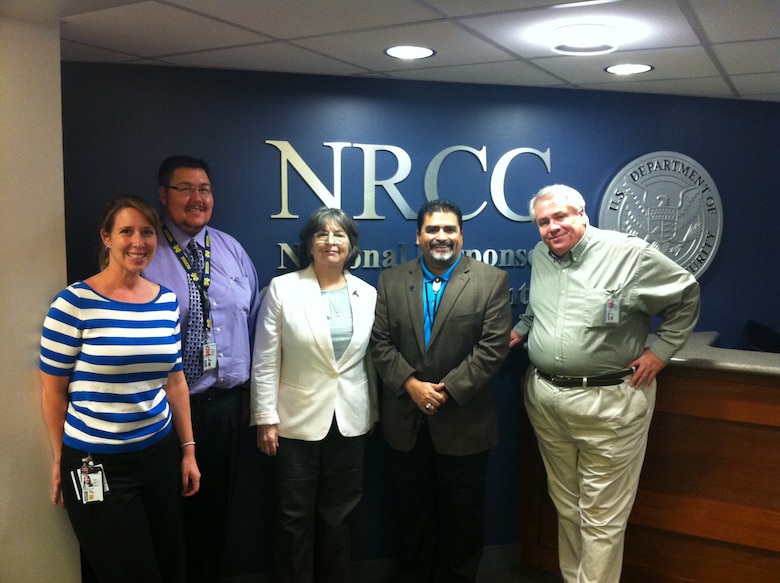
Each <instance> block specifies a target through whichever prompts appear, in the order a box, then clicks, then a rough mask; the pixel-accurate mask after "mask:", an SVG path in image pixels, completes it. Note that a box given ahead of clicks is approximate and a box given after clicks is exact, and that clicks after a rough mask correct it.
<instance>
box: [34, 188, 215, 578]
mask: <svg viewBox="0 0 780 583" xmlns="http://www.w3.org/2000/svg"><path fill="white" fill-rule="evenodd" d="M159 224H160V223H159V217H158V215H157V212H156V211H155V210H154V209H153V208H152V207H151V206H150V205H149V203H147V202H146V201H145V200H144V199H142V198H140V197H137V196H133V195H121V196H118V197H116V198H114V199H113V200H112V201H111V203H110V205H109V207H108V209H107V210H106V212H105V213H104V216H103V221H102V226H101V230H100V237H101V240H102V242H103V245H104V249H103V250H102V253H101V268H102V271H100V273H98V274H96V275H94V276H92V277H90V278H87V279H85V280H84V281H79V282H77V283H74V284H73V285H71V286H69V287H68V288H67V289H65V290H63V291H62V292H60V293H59V294H58V295H57V296H56V297H55V299H54V301H53V303H52V305H51V308H50V309H49V313H48V315H47V316H46V319H45V321H44V324H43V333H42V337H41V360H40V370H41V382H42V399H43V412H44V418H45V421H46V426H47V429H48V433H49V438H50V441H51V445H52V450H53V453H54V463H53V466H52V500H53V502H54V503H55V504H57V503H59V504H63V503H64V505H65V508H66V510H67V512H68V516H69V518H70V521H71V524H72V526H73V529H74V531H75V533H76V536H77V538H78V540H79V543H80V545H81V548H82V551H83V553H84V555H85V556H86V557H87V559H88V561H89V563H90V565H91V566H92V568H93V570H94V572H95V574H96V575H97V577H98V578H99V579H100V580H101V581H108V582H111V583H116V582H122V581H127V582H137V581H150V582H151V581H155V582H163V581H165V582H168V581H181V580H183V564H184V563H183V545H182V534H181V519H180V511H179V495H180V494H181V495H182V496H191V495H193V494H195V493H196V492H197V491H198V487H199V482H200V472H199V471H198V467H197V463H196V461H195V443H194V441H193V438H192V425H191V421H190V406H189V393H188V389H187V383H186V381H185V379H184V373H183V372H182V364H181V333H180V328H179V306H178V303H177V301H176V296H175V295H174V294H173V292H171V291H170V290H168V289H166V288H164V287H162V286H160V285H158V284H156V283H152V282H150V281H148V280H146V279H143V278H142V277H141V272H142V270H143V269H144V268H145V267H146V266H147V265H148V264H149V262H150V261H151V260H152V258H153V257H154V253H155V250H156V248H157V232H158V226H159ZM177 440H178V441H177Z"/></svg>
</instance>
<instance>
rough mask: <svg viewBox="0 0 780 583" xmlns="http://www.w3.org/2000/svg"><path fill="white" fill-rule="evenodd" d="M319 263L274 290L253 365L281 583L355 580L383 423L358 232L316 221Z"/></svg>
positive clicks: (312, 232)
mask: <svg viewBox="0 0 780 583" xmlns="http://www.w3.org/2000/svg"><path fill="white" fill-rule="evenodd" d="M301 250H305V255H306V258H307V259H308V260H309V262H310V265H309V266H308V267H306V268H304V269H301V270H299V271H296V272H293V273H288V274H285V275H280V276H278V277H275V278H274V279H272V280H271V283H270V285H269V287H268V292H267V294H266V296H265V299H264V300H263V305H262V307H261V309H260V315H259V317H258V320H257V333H256V335H255V345H254V351H253V355H252V378H251V404H252V424H253V425H256V426H257V447H258V448H259V449H260V451H262V452H263V453H264V454H266V455H268V456H271V458H272V464H273V475H274V477H273V484H274V537H273V541H274V562H275V573H276V578H277V581H285V582H286V581H290V582H296V583H301V582H306V583H308V582H313V581H314V580H315V575H316V579H317V581H320V582H322V581H334V582H335V581H338V582H348V581H351V579H352V575H351V571H352V567H351V559H350V550H349V536H348V532H347V517H348V516H349V514H350V512H351V511H352V510H353V509H354V508H355V506H356V505H357V503H358V502H359V500H360V498H361V496H362V493H363V458H364V449H365V440H366V435H367V434H368V432H369V431H370V430H371V428H372V427H373V425H374V423H376V421H377V420H378V418H379V412H378V405H377V388H376V375H375V372H374V367H373V364H372V362H371V358H370V355H369V353H368V342H369V338H370V334H371V327H372V326H373V322H374V307H375V303H376V290H375V289H374V288H373V287H372V286H371V285H369V284H367V283H366V282H364V281H363V280H361V279H359V278H357V277H355V276H354V275H352V274H351V273H349V271H348V268H349V266H350V265H352V264H353V263H354V260H355V258H356V257H357V256H358V254H359V253H360V248H359V247H358V230H357V226H356V225H355V222H354V221H353V220H352V218H350V217H349V215H347V214H346V213H344V212H343V211H342V210H340V209H331V208H321V209H318V210H317V211H315V212H314V213H313V214H312V216H311V217H310V218H309V220H308V222H307V223H306V225H305V226H304V228H303V230H302V231H301Z"/></svg>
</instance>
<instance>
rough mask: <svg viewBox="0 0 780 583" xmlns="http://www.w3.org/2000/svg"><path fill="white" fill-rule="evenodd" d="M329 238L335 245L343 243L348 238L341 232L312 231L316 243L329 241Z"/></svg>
mask: <svg viewBox="0 0 780 583" xmlns="http://www.w3.org/2000/svg"><path fill="white" fill-rule="evenodd" d="M331 238H332V239H333V242H334V243H335V244H336V245H343V244H344V243H346V242H347V241H348V240H349V237H347V234H346V233H343V232H338V233H332V232H330V231H317V232H316V233H314V240H315V241H317V243H323V244H324V243H329V242H330V240H331Z"/></svg>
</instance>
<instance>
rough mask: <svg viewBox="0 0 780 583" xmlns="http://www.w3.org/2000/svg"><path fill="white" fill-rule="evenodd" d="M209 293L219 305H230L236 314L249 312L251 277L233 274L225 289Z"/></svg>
mask: <svg viewBox="0 0 780 583" xmlns="http://www.w3.org/2000/svg"><path fill="white" fill-rule="evenodd" d="M215 292H216V293H215V294H214V295H211V293H210V294H209V295H210V296H211V297H212V299H213V300H214V301H215V302H217V304H218V305H219V306H222V307H229V308H230V309H231V310H232V311H233V312H234V313H236V314H244V315H246V314H249V306H250V303H251V289H250V285H249V278H248V277H246V276H243V275H231V276H229V277H228V282H227V285H226V286H225V287H224V288H223V289H219V290H215Z"/></svg>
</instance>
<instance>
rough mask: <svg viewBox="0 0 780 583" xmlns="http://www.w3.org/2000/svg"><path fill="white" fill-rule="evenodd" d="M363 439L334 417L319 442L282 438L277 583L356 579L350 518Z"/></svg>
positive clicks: (276, 469) (276, 461)
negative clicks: (342, 427)
mask: <svg viewBox="0 0 780 583" xmlns="http://www.w3.org/2000/svg"><path fill="white" fill-rule="evenodd" d="M365 441H366V439H365V436H360V437H344V436H342V435H341V434H340V433H339V430H338V427H337V426H336V422H335V420H334V422H333V425H332V426H331V428H330V431H329V432H328V435H327V436H326V437H325V438H324V439H323V440H321V441H301V440H297V439H285V438H280V439H279V450H278V452H277V454H276V456H275V457H274V458H272V467H273V484H274V500H275V502H274V526H273V532H274V573H275V575H276V581H277V582H279V583H312V582H314V581H316V582H318V583H325V582H330V583H349V582H350V581H352V560H351V555H350V543H349V531H348V525H347V518H348V517H349V515H350V513H351V512H352V511H353V510H354V509H355V507H356V506H357V504H358V502H359V501H360V498H361V497H362V495H363V463H364V457H365Z"/></svg>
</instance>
